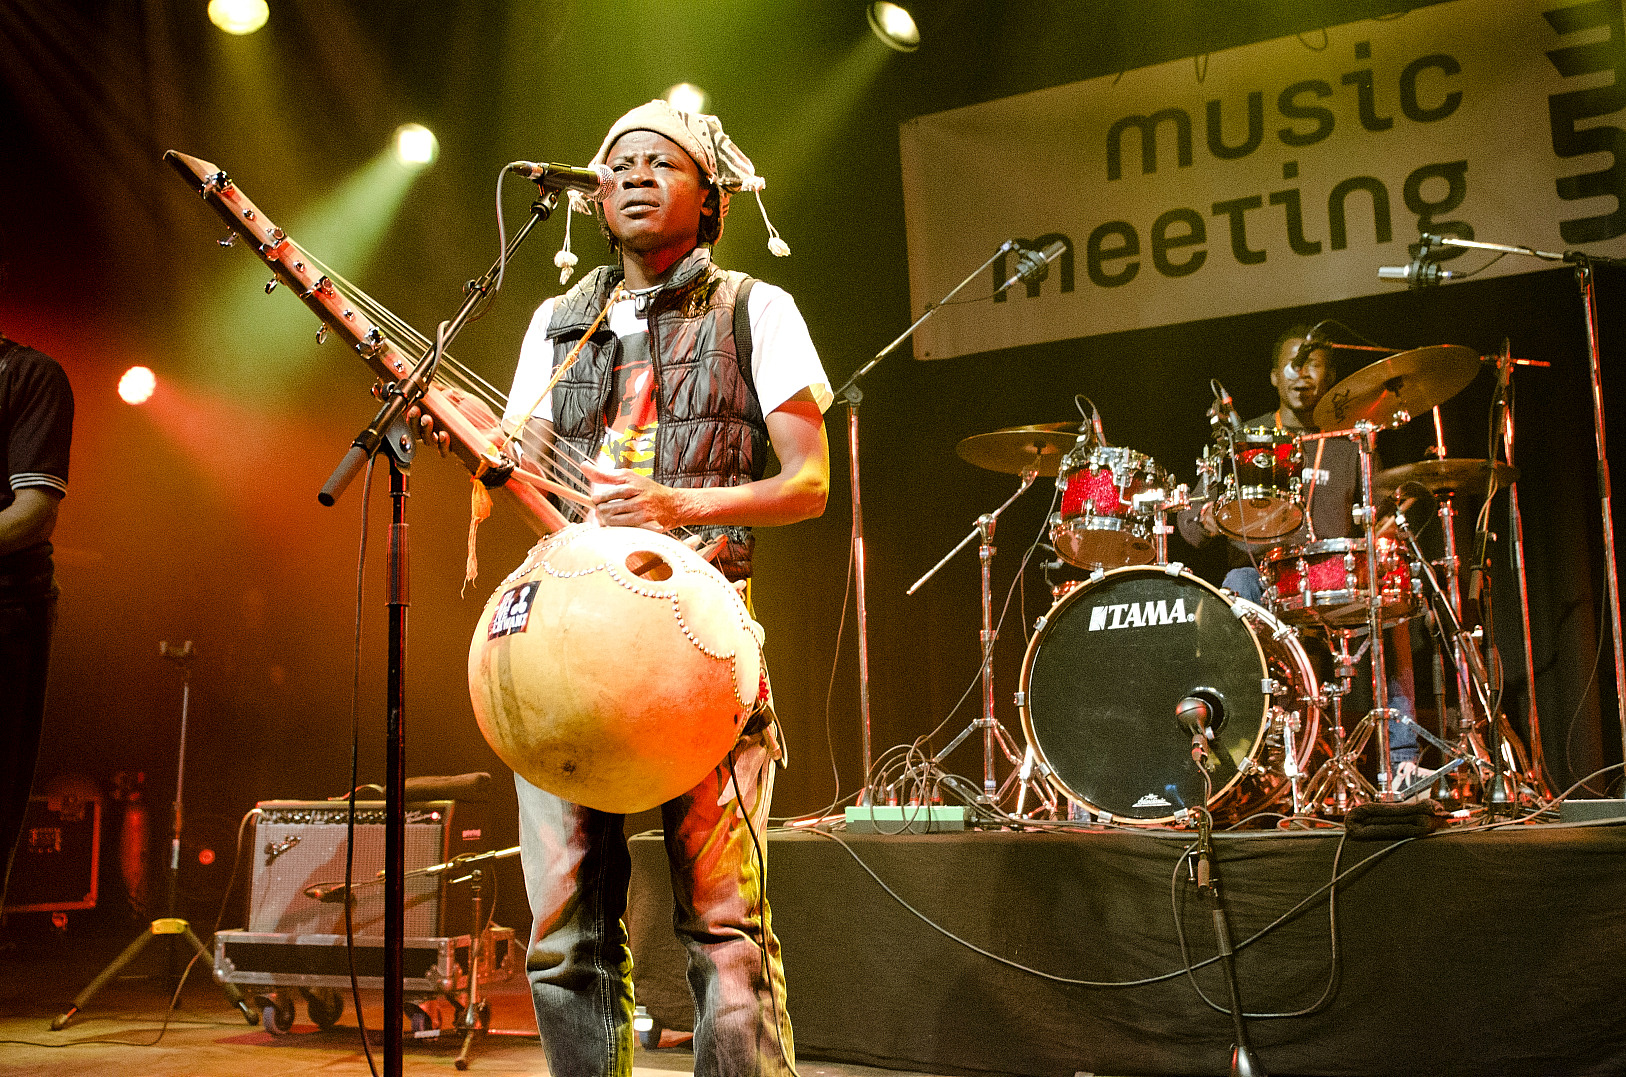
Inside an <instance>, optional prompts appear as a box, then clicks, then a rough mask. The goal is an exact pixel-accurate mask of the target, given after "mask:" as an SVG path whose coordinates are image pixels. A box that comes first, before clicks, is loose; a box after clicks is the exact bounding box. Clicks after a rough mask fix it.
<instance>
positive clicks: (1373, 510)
mask: <svg viewBox="0 0 1626 1077" xmlns="http://www.w3.org/2000/svg"><path fill="white" fill-rule="evenodd" d="M1400 417H1401V421H1402V422H1409V421H1410V420H1411V417H1410V416H1409V415H1406V413H1405V412H1404V411H1402V412H1400ZM1378 429H1379V428H1378V426H1377V424H1376V423H1370V422H1364V421H1363V422H1358V423H1356V424H1355V437H1356V442H1355V447H1356V448H1357V449H1359V450H1360V453H1359V455H1360V461H1361V495H1362V497H1363V498H1364V500H1365V504H1363V505H1361V506H1359V507H1357V508H1356V509H1355V510H1354V511H1355V514H1356V522H1357V523H1359V524H1360V525H1361V526H1362V529H1363V530H1364V531H1365V533H1366V581H1367V582H1366V589H1367V594H1368V597H1367V603H1366V626H1367V632H1368V636H1367V640H1368V642H1369V643H1370V644H1371V645H1372V710H1371V712H1370V713H1369V714H1368V715H1367V717H1368V718H1370V719H1371V720H1372V728H1373V731H1374V732H1375V733H1376V734H1377V738H1378V758H1377V767H1378V799H1379V800H1386V801H1387V800H1394V799H1395V790H1394V774H1393V773H1392V772H1391V771H1390V769H1389V765H1390V764H1389V719H1391V718H1394V717H1396V715H1397V713H1398V712H1396V711H1394V710H1391V709H1390V707H1389V664H1388V662H1387V661H1385V658H1384V653H1383V575H1382V573H1381V572H1379V571H1378V520H1377V499H1376V497H1375V491H1374V489H1373V486H1372V456H1373V454H1374V453H1375V452H1376V451H1377V436H1378Z"/></svg>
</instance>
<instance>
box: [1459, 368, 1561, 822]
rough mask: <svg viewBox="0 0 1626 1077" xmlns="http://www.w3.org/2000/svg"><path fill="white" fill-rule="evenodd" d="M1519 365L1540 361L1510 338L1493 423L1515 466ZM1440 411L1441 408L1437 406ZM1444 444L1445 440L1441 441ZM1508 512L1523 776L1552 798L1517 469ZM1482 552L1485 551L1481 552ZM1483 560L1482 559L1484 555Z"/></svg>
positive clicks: (1506, 455)
mask: <svg viewBox="0 0 1626 1077" xmlns="http://www.w3.org/2000/svg"><path fill="white" fill-rule="evenodd" d="M1516 365H1527V366H1534V365H1537V363H1535V362H1532V361H1530V360H1525V361H1523V362H1521V361H1520V360H1517V359H1514V358H1513V343H1512V341H1510V340H1507V339H1504V340H1503V341H1502V351H1501V353H1500V354H1498V355H1497V356H1496V386H1497V390H1498V395H1497V406H1498V408H1499V409H1500V412H1501V422H1500V423H1499V424H1493V426H1492V436H1493V437H1498V436H1499V437H1500V440H1501V446H1500V453H1501V456H1502V458H1503V459H1504V460H1505V461H1506V463H1507V465H1508V466H1509V467H1513V466H1514V464H1513V429H1514V424H1513V368H1514V366H1516ZM1540 365H1548V364H1540ZM1435 410H1436V411H1438V410H1439V409H1437V408H1436V409H1435ZM1442 444H1443V440H1442ZM1496 457H1497V453H1496V452H1495V451H1493V452H1492V453H1491V454H1490V459H1491V461H1492V471H1493V474H1492V476H1491V477H1490V478H1489V479H1487V483H1488V484H1489V485H1488V493H1487V494H1486V500H1487V501H1489V500H1490V498H1491V497H1492V496H1494V494H1495V492H1496V487H1495V482H1496V479H1495V475H1494V469H1495V468H1494V463H1495V460H1496ZM1507 513H1508V526H1509V530H1511V531H1512V533H1513V572H1514V578H1515V579H1516V580H1517V581H1518V584H1519V628H1520V632H1521V634H1522V639H1523V643H1524V676H1525V682H1524V683H1525V696H1526V698H1527V700H1528V702H1529V710H1528V711H1527V712H1526V727H1527V730H1528V733H1529V740H1530V743H1529V744H1528V745H1527V746H1526V747H1527V750H1528V752H1529V765H1528V767H1527V768H1526V772H1525V773H1524V775H1523V777H1524V778H1525V780H1526V781H1528V782H1529V783H1530V784H1531V786H1532V788H1533V790H1534V792H1535V794H1536V796H1537V797H1539V798H1540V799H1541V800H1544V801H1545V800H1549V799H1551V798H1552V795H1553V789H1552V786H1551V785H1550V784H1549V783H1548V781H1547V758H1546V752H1545V750H1544V749H1543V746H1542V743H1541V719H1540V717H1539V716H1538V715H1537V713H1536V657H1535V650H1534V647H1533V644H1532V641H1531V639H1530V581H1529V578H1528V576H1527V575H1526V573H1525V569H1524V517H1523V516H1522V515H1521V514H1520V512H1519V480H1518V472H1517V471H1515V472H1514V475H1513V479H1512V481H1511V482H1509V483H1508V487H1507ZM1481 553H1483V550H1482V551H1481ZM1482 559H1483V558H1482Z"/></svg>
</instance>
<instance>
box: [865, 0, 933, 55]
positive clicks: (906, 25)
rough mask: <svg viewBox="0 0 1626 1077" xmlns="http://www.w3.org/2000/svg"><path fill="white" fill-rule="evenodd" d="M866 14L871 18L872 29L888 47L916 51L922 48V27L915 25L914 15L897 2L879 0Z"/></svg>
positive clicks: (903, 50) (901, 50)
mask: <svg viewBox="0 0 1626 1077" xmlns="http://www.w3.org/2000/svg"><path fill="white" fill-rule="evenodd" d="M865 14H866V15H867V16H868V18H869V28H870V30H871V31H872V32H873V33H874V34H875V36H876V37H878V38H880V39H881V43H882V44H883V45H885V46H886V47H887V48H889V49H897V50H898V51H899V52H914V51H915V50H916V49H918V48H920V28H919V27H917V26H916V25H915V20H914V16H912V15H910V14H909V13H908V12H907V11H905V10H904V9H903V8H901V7H899V6H898V5H897V4H888V3H886V2H885V0H878V2H877V3H873V4H871V5H870V6H869V7H868V8H867V9H866V11H865Z"/></svg>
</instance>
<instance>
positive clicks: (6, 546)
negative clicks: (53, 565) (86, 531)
mask: <svg viewBox="0 0 1626 1077" xmlns="http://www.w3.org/2000/svg"><path fill="white" fill-rule="evenodd" d="M61 500H62V499H61V498H59V497H58V496H57V495H56V494H54V493H52V492H51V491H49V490H47V489H45V488H44V487H42V486H25V487H23V488H22V489H21V490H18V491H17V497H16V500H15V501H13V502H12V503H11V504H9V505H7V506H6V507H5V508H3V509H0V554H8V553H12V552H14V551H17V550H23V549H27V548H28V547H30V546H33V545H35V544H37V543H41V542H44V541H46V540H47V539H49V538H50V537H51V532H52V531H53V530H54V529H55V528H56V509H57V503H58V502H60V501H61Z"/></svg>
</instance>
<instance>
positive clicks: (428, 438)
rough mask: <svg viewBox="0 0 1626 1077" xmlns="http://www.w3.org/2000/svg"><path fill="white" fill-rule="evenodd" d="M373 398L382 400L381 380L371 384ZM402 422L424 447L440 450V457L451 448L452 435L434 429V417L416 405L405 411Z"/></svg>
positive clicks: (382, 387) (382, 386) (382, 385)
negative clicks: (430, 446)
mask: <svg viewBox="0 0 1626 1077" xmlns="http://www.w3.org/2000/svg"><path fill="white" fill-rule="evenodd" d="M373 396H374V398H376V399H378V400H383V399H384V382H383V381H382V380H380V381H375V382H373ZM404 420H405V422H406V424H407V429H408V430H411V431H412V436H413V437H415V438H417V439H418V440H419V441H421V442H423V443H424V444H426V445H433V446H434V447H435V448H437V449H439V450H440V455H442V456H445V455H446V453H447V451H448V450H449V449H450V448H451V447H452V435H450V434H448V433H447V432H446V431H444V430H437V429H435V419H434V417H433V416H431V415H428V414H426V413H425V412H424V410H423V409H422V408H421V407H419V406H418V405H417V404H414V405H412V406H411V407H410V408H408V409H407V410H406V415H405V416H404Z"/></svg>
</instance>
